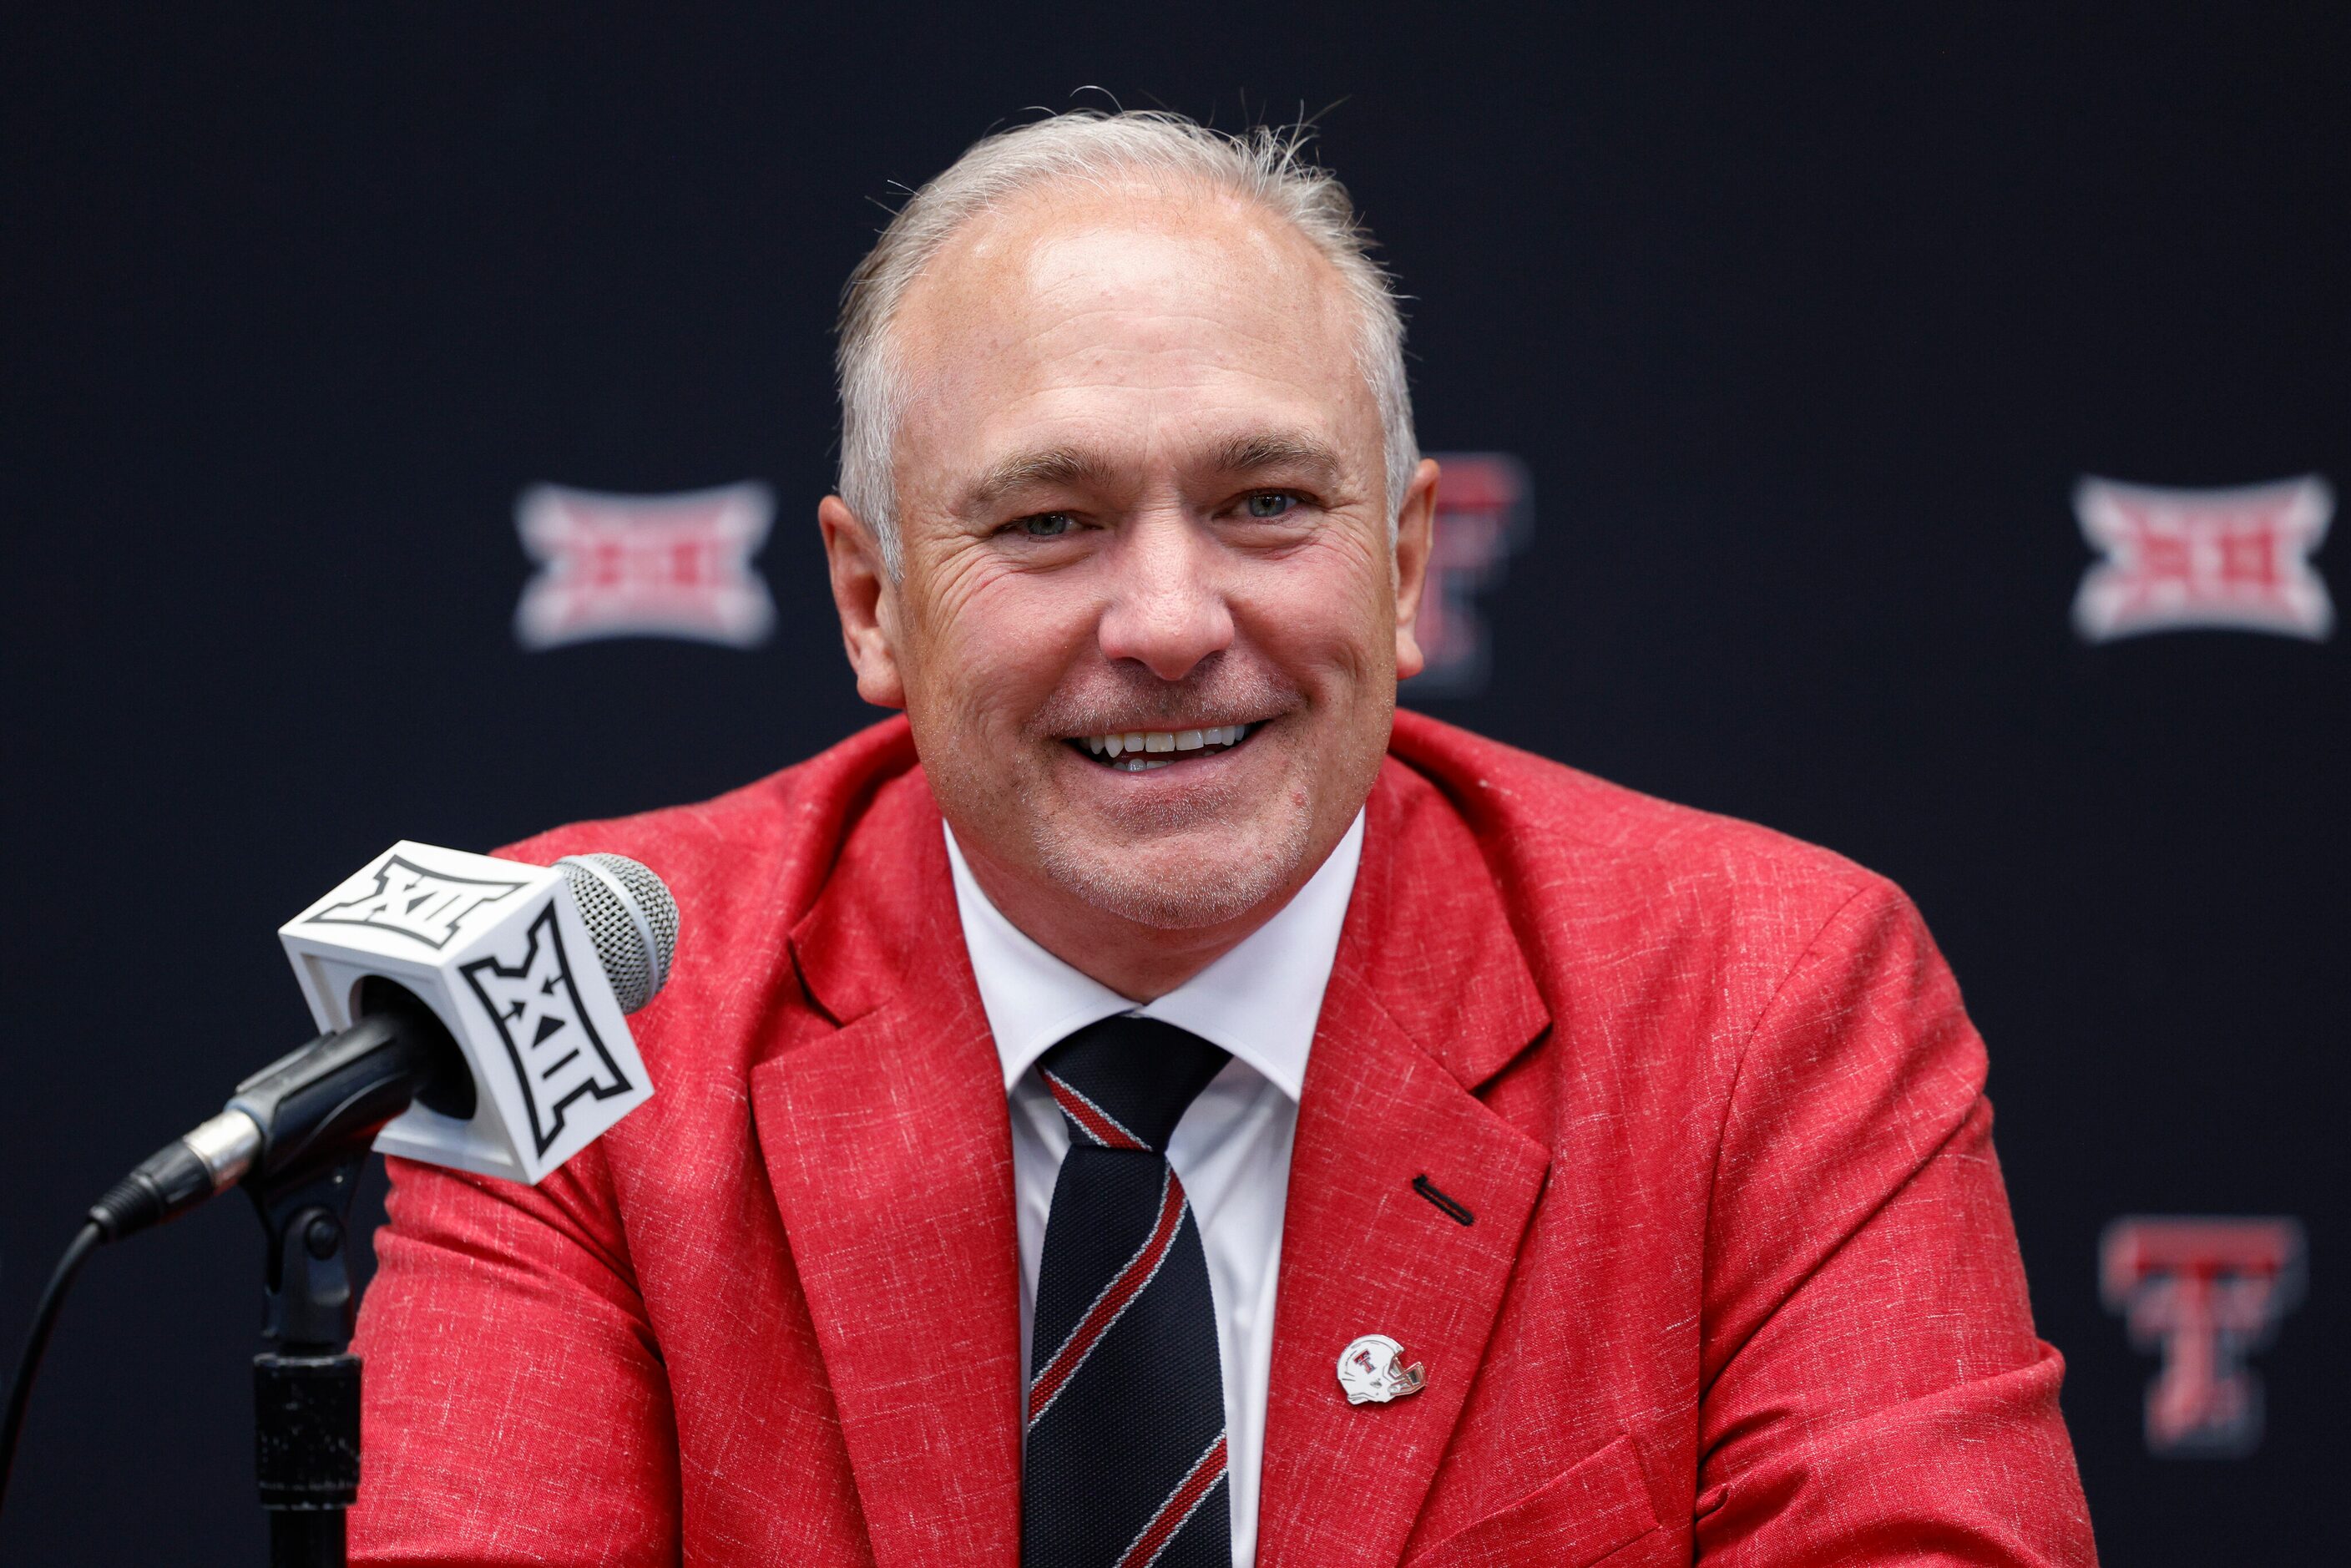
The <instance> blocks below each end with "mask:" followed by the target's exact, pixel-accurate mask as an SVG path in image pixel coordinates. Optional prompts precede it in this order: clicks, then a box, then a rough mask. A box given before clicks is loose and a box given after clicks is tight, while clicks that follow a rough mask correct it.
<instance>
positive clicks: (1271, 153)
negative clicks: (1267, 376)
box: [835, 110, 1420, 577]
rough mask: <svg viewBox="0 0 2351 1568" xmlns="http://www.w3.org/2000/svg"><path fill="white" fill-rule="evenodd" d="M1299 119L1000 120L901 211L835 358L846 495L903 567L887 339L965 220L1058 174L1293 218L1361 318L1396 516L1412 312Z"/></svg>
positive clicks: (863, 277) (861, 284) (878, 246)
mask: <svg viewBox="0 0 2351 1568" xmlns="http://www.w3.org/2000/svg"><path fill="white" fill-rule="evenodd" d="M1306 137H1307V132H1306V130H1305V128H1304V127H1302V126H1301V127H1295V128H1291V129H1289V130H1281V131H1277V130H1273V129H1271V128H1269V127H1265V126H1259V127H1257V128H1256V129H1254V130H1252V131H1249V132H1247V133H1245V134H1243V135H1238V136H1235V135H1228V134H1227V133H1226V132H1223V131H1211V130H1209V129H1208V128H1207V127H1206V126H1204V125H1201V124H1199V123H1197V122H1196V121H1194V120H1188V119H1186V118H1185V117H1184V116H1183V115H1180V114H1172V113H1166V112H1164V111H1160V110H1121V111H1118V112H1115V113H1104V112H1102V111H1099V110H1079V111H1076V112H1073V113H1070V114H1061V115H1055V116H1053V117H1052V118H1050V119H1047V120H1038V121H1035V122H1034V123H1032V124H1029V125H1020V126H1015V127H1014V128H1013V129H1011V130H1009V131H998V132H997V133H996V134H994V135H993V136H989V137H987V138H985V139H983V140H982V141H977V142H975V143H973V144H972V146H971V147H970V148H968V149H967V151H966V152H964V155H963V156H962V157H960V158H958V159H956V161H955V162H953V163H952V164H950V165H948V167H947V169H946V172H943V173H941V174H940V175H939V176H938V177H937V178H935V179H934V180H933V181H931V183H928V184H926V185H925V186H924V187H923V188H922V189H921V190H919V191H916V192H915V193H914V195H913V196H912V197H910V198H908V200H907V202H906V204H905V205H904V206H903V207H901V208H899V209H898V212H897V214H896V215H895V216H894V217H893V218H892V219H891V220H890V225H889V226H888V227H887V228H885V229H883V231H882V237H881V239H880V240H879V241H877V242H876V243H875V245H874V246H873V248H872V250H871V251H869V252H867V253H866V256H865V259H864V260H863V261H861V262H859V263H858V264H857V270H856V271H854V272H852V273H851V274H850V275H849V286H848V287H847V288H846V289H845V290H844V291H843V293H842V296H841V324H840V342H839V347H838V349H837V350H836V353H835V368H836V370H837V371H838V373H839V376H840V382H841V478H840V486H841V499H843V500H844V501H846V502H848V503H849V508H850V510H851V511H852V512H855V513H856V514H857V516H858V517H860V518H861V519H862V520H863V521H864V523H865V525H866V526H867V527H868V528H872V530H873V532H874V535H875V536H876V538H877V540H878V542H879V543H880V545H881V548H882V558H883V565H884V566H885V567H886V568H887V569H888V570H889V572H890V575H891V576H893V577H895V576H897V575H898V572H899V570H900V568H901V565H902V562H903V559H904V556H903V551H902V549H901V546H900V542H899V537H898V526H897V524H898V518H897V504H896V503H897V496H896V486H895V479H894V469H893V462H892V454H891V445H892V438H893V435H894V434H895V432H896V428H897V423H898V417H899V414H900V413H902V412H903V410H904V407H905V392H906V385H905V376H904V371H903V370H902V369H901V368H900V367H899V366H898V365H897V364H896V363H895V361H894V358H893V355H892V353H891V351H890V343H889V333H890V324H891V321H892V319H893V318H894V317H895V316H896V314H897V311H898V307H899V304H900V303H901V302H902V301H903V300H904V298H905V297H906V290H907V289H908V288H909V287H912V286H913V284H914V279H915V278H917V277H921V276H922V273H923V269H924V268H925V267H928V266H929V265H930V263H931V261H932V258H933V257H935V256H937V255H938V254H939V252H940V250H942V249H943V248H944V247H945V246H946V243H947V241H948V240H949V239H950V238H952V237H953V236H954V235H955V233H956V230H958V229H960V228H961V227H962V226H963V225H964V224H965V223H966V222H967V221H968V220H969V219H971V218H973V217H975V216H977V215H978V214H981V213H984V212H986V211H987V210H988V209H989V208H990V207H991V206H993V205H995V204H998V203H1000V202H1002V201H1004V200H1005V199H1006V198H1007V197H1009V196H1011V195H1014V194H1016V193H1019V192H1022V191H1025V190H1028V189H1030V188H1031V187H1034V186H1037V185H1040V184H1043V183H1047V182H1048V181H1052V180H1078V181H1082V182H1088V183H1094V184H1097V185H1102V184H1108V183H1112V182H1113V181H1115V180H1116V179H1117V178H1118V177H1119V176H1122V175H1133V174H1137V173H1140V174H1143V175H1145V176H1157V177H1169V176H1172V177H1175V178H1177V179H1182V180H1188V181H1195V182H1197V183H1202V184H1205V185H1207V187H1208V188H1210V189H1212V190H1216V191H1221V192H1224V193H1229V194H1231V195H1235V196H1239V197H1243V198H1245V199H1247V200H1249V201H1253V202H1255V203H1257V204H1259V205H1260V206H1262V207H1263V208H1265V209H1266V210H1267V211H1269V212H1270V213H1272V214H1275V215H1277V216H1279V217H1281V218H1284V219H1286V220H1288V221H1289V222H1290V224H1291V225H1294V226H1295V227H1296V228H1297V230H1298V231H1299V233H1301V234H1302V235H1305V236H1306V238H1307V240H1308V241H1309V242H1310V243H1311V244H1312V245H1313V246H1314V248H1315V249H1316V250H1317V251H1319V252H1321V253H1322V256H1323V258H1324V259H1325V260H1327V261H1329V262H1330V263H1331V265H1332V267H1336V268H1337V269H1338V272H1339V277H1340V278H1341V279H1342V280H1343V283H1344V284H1345V287H1346V289H1347V293H1348V295H1349V296H1350V298H1352V300H1353V304H1354V307H1355V314H1356V319H1357V320H1358V323H1359V326H1358V329H1357V336H1356V341H1355V360H1356V363H1357V365H1358V366H1359V367H1360V368H1361V370H1362V371H1363V374H1364V380H1365V381H1366V382H1368V383H1369V384H1370V386H1371V391H1372V396H1373V398H1374V401H1375V402H1377V404H1378V405H1379V413H1380V429H1381V435H1382V441H1383V444H1384V448H1385V453H1384V455H1385V459H1386V478H1387V511H1388V525H1389V528H1390V529H1391V530H1393V529H1394V528H1395V522H1396V516H1397V513H1398V511H1399V510H1400V509H1401V508H1402V507H1403V506H1404V496H1405V488H1406V487H1407V486H1409V485H1410V484H1411V483H1412V474H1413V469H1414V468H1415V467H1416V466H1417V465H1418V464H1419V462H1420V450H1419V445H1418V443H1417V442H1416V440H1415V438H1414V435H1413V429H1412V394H1411V392H1410V390H1409V389H1408V388H1407V387H1406V386H1405V371H1404V317H1403V315H1402V314H1401V313H1400V312H1399V311H1398V310H1397V308H1396V296H1395V290H1394V288H1393V287H1391V285H1390V282H1389V279H1388V276H1387V274H1386V272H1385V271H1384V270H1383V269H1382V268H1381V267H1380V266H1379V264H1378V263H1376V262H1374V260H1373V259H1372V257H1371V246H1372V237H1371V235H1370V233H1369V232H1368V231H1367V230H1366V229H1365V228H1364V224H1363V221H1362V219H1361V218H1359V217H1358V216H1357V215H1356V213H1355V207H1354V204H1353V201H1351V200H1350V199H1349V197H1348V195H1347V189H1346V187H1345V186H1343V185H1342V184H1341V183H1339V182H1338V180H1337V178H1336V177H1335V176H1333V175H1332V173H1331V172H1330V171H1328V170H1327V169H1323V168H1321V167H1319V166H1317V165H1316V164H1314V163H1313V162H1310V161H1309V160H1308V159H1307V157H1306V155H1305V142H1306Z"/></svg>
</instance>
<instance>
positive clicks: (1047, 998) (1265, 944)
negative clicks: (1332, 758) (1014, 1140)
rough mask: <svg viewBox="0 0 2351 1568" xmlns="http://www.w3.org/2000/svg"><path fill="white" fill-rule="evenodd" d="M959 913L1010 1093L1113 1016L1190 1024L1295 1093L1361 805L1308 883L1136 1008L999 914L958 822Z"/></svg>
mask: <svg viewBox="0 0 2351 1568" xmlns="http://www.w3.org/2000/svg"><path fill="white" fill-rule="evenodd" d="M942 825H943V826H944V824H942ZM946 837H947V861H948V863H949V865H950V866H951V867H952V869H953V871H954V873H955V894H956V914H957V915H960V916H961V917H962V920H963V941H964V947H965V949H966V950H967V952H969V954H970V955H971V968H972V975H973V977H975V978H976V979H977V981H978V982H979V1000H980V1005H981V1007H982V1008H983V1009H986V1011H987V1027H988V1030H989V1031H990V1032H991V1033H993V1034H994V1035H995V1036H996V1053H997V1056H998V1058H999V1059H1000V1060H1001V1061H1002V1062H1003V1064H1004V1087H1005V1090H1006V1092H1010V1090H1011V1088H1012V1086H1013V1085H1014V1084H1015V1083H1017V1082H1019V1081H1020V1075H1021V1074H1022V1073H1024V1072H1026V1071H1029V1067H1030V1066H1031V1065H1033V1064H1034V1063H1035V1062H1036V1060H1037V1059H1038V1058H1039V1057H1040V1056H1042V1055H1044V1054H1045V1052H1047V1051H1050V1050H1051V1049H1052V1048H1053V1047H1054V1046H1056V1045H1058V1044H1060V1043H1061V1041H1062V1040H1066V1039H1068V1038H1069V1036H1070V1035H1071V1034H1072V1033H1074V1032H1076V1031H1077V1030H1081V1029H1083V1028H1084V1027H1085V1026H1086V1025H1088V1024H1090V1023H1093V1022H1095V1021H1097V1020H1098V1019H1106V1018H1110V1017H1112V1016H1113V1015H1114V1014H1117V1013H1132V1014H1134V1015H1135V1016H1137V1017H1139V1018H1148V1019H1160V1020H1162V1021H1163V1022H1166V1023H1172V1024H1174V1025H1175V1026H1176V1027H1178V1028H1180V1029H1187V1030H1191V1031H1192V1032H1193V1033H1194V1034H1196V1035H1198V1036H1199V1037H1200V1038H1201V1039H1203V1040H1207V1041H1209V1042H1211V1043H1212V1044H1216V1045H1220V1046H1222V1047H1224V1048H1225V1049H1226V1050H1227V1051H1230V1052H1232V1053H1233V1055H1234V1056H1236V1057H1238V1059H1240V1060H1241V1061H1245V1062H1247V1063H1248V1064H1249V1066H1251V1067H1253V1068H1255V1069H1256V1070H1257V1071H1259V1072H1260V1073H1263V1074H1264V1075H1265V1077H1266V1078H1267V1079H1268V1080H1269V1081H1270V1082H1272V1083H1273V1085H1274V1086H1275V1087H1276V1088H1278V1089H1280V1091H1281V1092H1283V1093H1285V1094H1287V1095H1289V1096H1290V1099H1291V1100H1293V1101H1295V1100H1296V1099H1297V1098H1298V1096H1299V1092H1300V1090H1301V1087H1302V1086H1303V1085H1304V1083H1305V1082H1306V1057H1307V1053H1308V1052H1309V1051H1311V1049H1312V1048H1313V1044H1314V1023H1315V1020H1316V1019H1318V1018H1319V1017H1320V1016H1321V1015H1322V992H1323V989H1324V988H1326V987H1327V986H1328V985H1329V984H1330V982H1331V963H1332V959H1333V958H1334V957H1336V956H1338V952H1339V931H1340V927H1341V926H1343V925H1345V924H1346V919H1347V901H1348V899H1349V898H1350V897H1351V896H1353V893H1354V891H1355V868H1356V865H1357V864H1358V863H1359V862H1361V861H1362V859H1363V852H1364V814H1363V813H1362V812H1361V811H1357V812H1356V813H1355V820H1354V821H1353V823H1351V824H1350V825H1349V826H1348V829H1347V831H1346V834H1345V836H1344V837H1343V838H1341V839H1340V841H1339V842H1338V845H1337V847H1336V848H1334V849H1332V852H1331V853H1330V856H1329V858H1328V859H1326V860H1324V861H1323V862H1322V865H1321V867H1319V868H1318V869H1317V870H1316V871H1315V873H1314V874H1313V875H1312V876H1311V877H1310V878H1309V879H1308V880H1307V883H1306V885H1305V886H1304V887H1301V888H1300V889H1299V890H1298V892H1297V894H1295V895H1294V896H1293V897H1292V898H1291V899H1290V902H1289V903H1288V904H1283V905H1282V906H1281V908H1280V911H1279V912H1277V913H1276V914H1275V915H1274V917H1273V918H1272V919H1270V920H1269V921H1267V922H1266V923H1265V924H1264V925H1260V926H1259V927H1258V928H1257V929H1256V930H1255V931H1253V932H1251V933H1249V936H1247V937H1246V938H1244V939H1243V940H1242V941H1241V943H1240V945H1239V946H1237V947H1235V948H1234V949H1233V950H1232V951H1231V952H1229V953H1228V954H1226V955H1225V956H1223V957H1221V958H1219V959H1217V961H1216V962H1215V963H1213V964H1211V965H1209V966H1208V967H1207V968H1205V969H1203V970H1201V971H1200V972H1199V973H1198V974H1196V975H1195V976H1193V977H1191V978H1190V979H1188V980H1186V981H1185V982H1184V983H1183V984H1182V985H1180V986H1178V987H1176V988H1175V989H1174V990H1172V991H1170V992H1168V993H1167V994H1166V995H1165V996H1164V997H1161V998H1158V999H1157V1000H1155V1001H1151V1002H1146V1003H1144V1004H1143V1005H1142V1006H1140V1007H1138V1006H1136V1005H1135V1004H1134V1003H1133V1002H1131V1001H1129V1000H1127V998H1124V997H1122V996H1120V995H1119V994H1118V993H1117V992H1116V991H1113V990H1112V989H1111V988H1109V987H1108V986H1105V985H1103V984H1102V983H1101V982H1100V981H1098V980H1095V979H1092V978H1091V977H1088V976H1085V975H1082V974H1080V973H1079V972H1078V971H1077V970H1076V969H1073V968H1071V967H1070V966H1069V965H1067V964H1065V963H1063V962H1062V961H1061V959H1059V958H1057V957H1055V956H1053V955H1052V954H1050V953H1048V952H1047V951H1045V949H1044V948H1042V947H1040V946H1038V945H1037V943H1036V942H1035V941H1033V940H1032V939H1031V938H1030V937H1029V935H1028V934H1027V933H1026V932H1024V931H1022V930H1021V929H1020V928H1019V927H1018V926H1016V925H1013V924H1012V922H1011V921H1009V920H1007V919H1006V918H1005V917H1004V915H1003V913H1002V912H1001V911H999V910H998V908H997V907H996V905H995V904H992V903H990V902H989V901H988V897H987V894H985V893H983V892H981V891H980V886H979V883H977V881H975V880H973V877H972V874H971V868H970V867H969V866H968V865H967V864H965V863H964V858H963V850H962V847H961V846H960V845H958V844H957V843H956V837H955V830H954V829H952V828H949V829H947V830H946Z"/></svg>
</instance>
